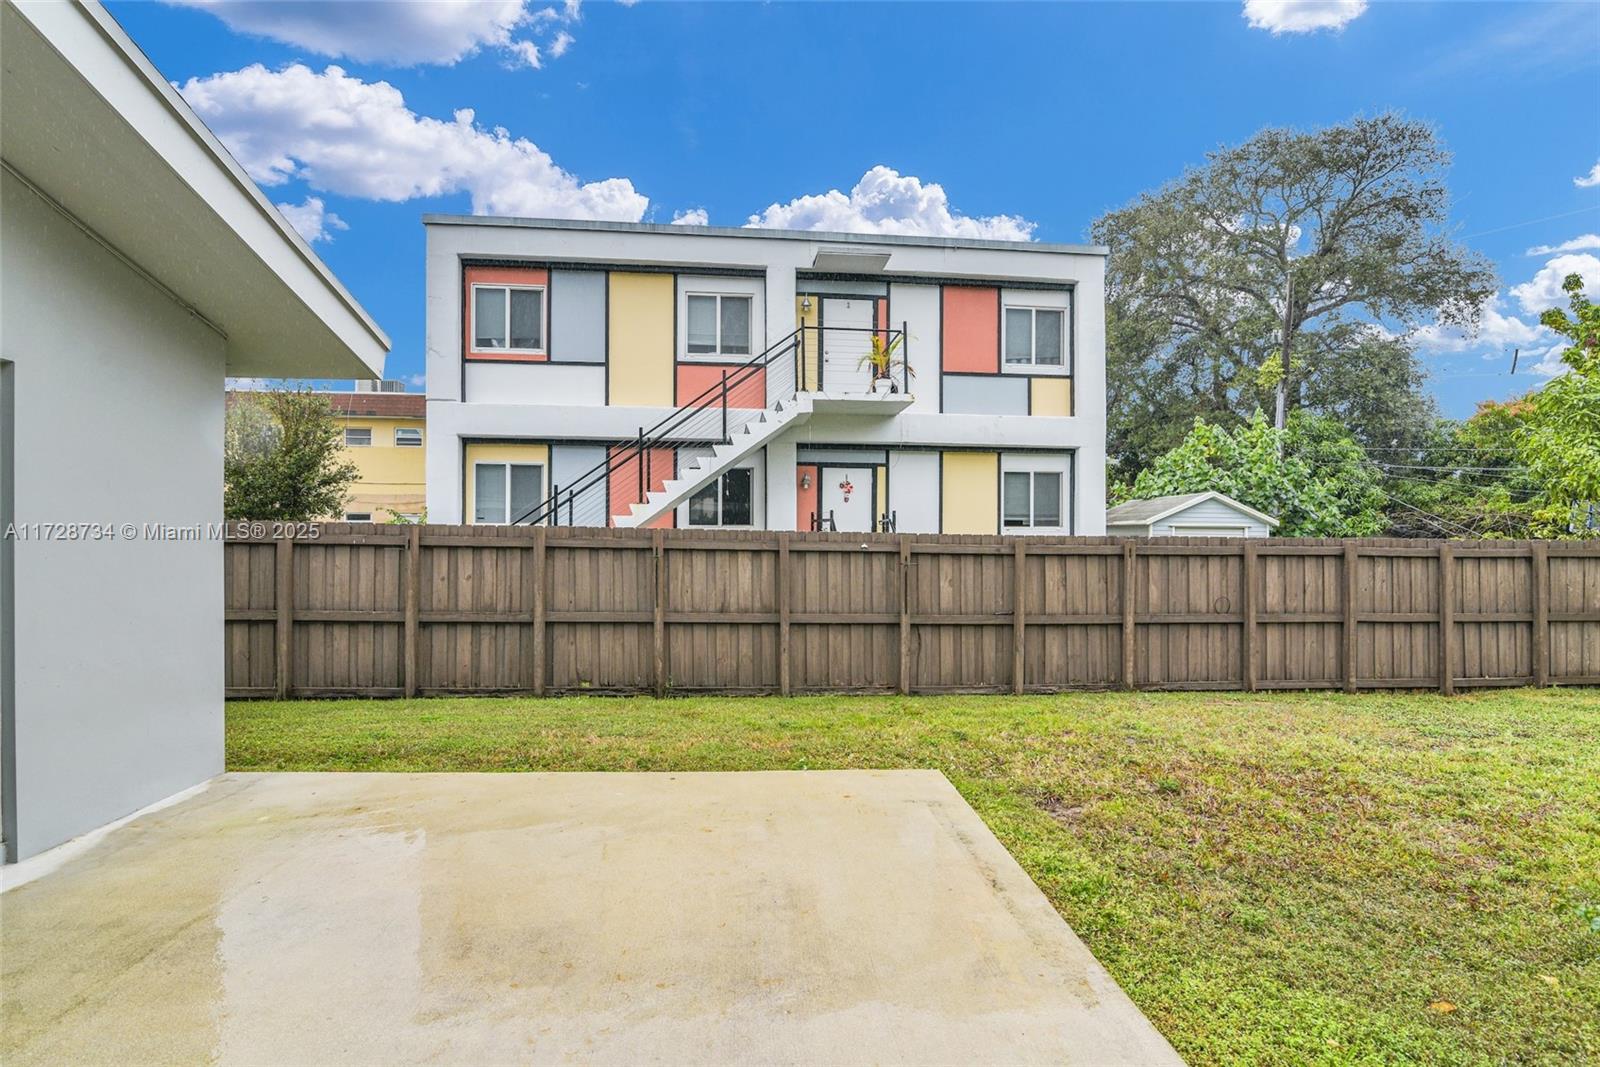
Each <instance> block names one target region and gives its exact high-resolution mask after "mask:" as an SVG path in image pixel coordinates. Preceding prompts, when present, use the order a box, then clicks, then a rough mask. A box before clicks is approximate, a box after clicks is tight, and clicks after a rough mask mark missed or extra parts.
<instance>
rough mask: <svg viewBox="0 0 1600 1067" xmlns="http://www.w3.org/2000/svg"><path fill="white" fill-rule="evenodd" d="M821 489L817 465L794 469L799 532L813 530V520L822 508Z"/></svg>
mask: <svg viewBox="0 0 1600 1067" xmlns="http://www.w3.org/2000/svg"><path fill="white" fill-rule="evenodd" d="M820 492H821V489H820V487H819V486H818V485H817V465H816V464H815V463H800V464H796V465H795V468H794V493H795V497H794V527H795V529H797V530H809V529H811V520H812V519H813V518H814V517H815V516H816V514H817V508H818V507H820V506H821V497H820V495H819V494H820Z"/></svg>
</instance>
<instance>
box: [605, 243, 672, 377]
mask: <svg viewBox="0 0 1600 1067" xmlns="http://www.w3.org/2000/svg"><path fill="white" fill-rule="evenodd" d="M610 284H611V309H610V315H609V320H608V321H609V325H610V333H611V345H610V349H611V352H610V355H611V368H610V389H609V395H608V397H607V401H606V402H607V403H610V404H635V405H657V406H660V407H671V406H672V389H673V384H674V373H673V367H674V365H675V363H676V361H675V360H674V359H673V353H672V347H673V335H672V334H673V321H672V320H673V299H674V297H673V277H672V275H670V274H633V273H626V272H622V271H617V272H614V273H612V275H611V280H610Z"/></svg>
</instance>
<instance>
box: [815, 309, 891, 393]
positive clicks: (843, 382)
mask: <svg viewBox="0 0 1600 1067" xmlns="http://www.w3.org/2000/svg"><path fill="white" fill-rule="evenodd" d="M877 305H878V302H877V301H876V300H873V299H871V298H865V299H864V298H862V297H842V296H829V297H824V298H823V300H822V391H823V392H824V393H834V394H839V393H865V392H867V391H868V389H869V388H870V387H871V385H872V368H871V367H870V366H864V365H862V362H861V357H862V356H865V355H866V354H867V350H868V349H869V348H870V347H871V345H872V327H873V325H874V323H873V321H872V320H873V316H874V315H875V314H876V313H877Z"/></svg>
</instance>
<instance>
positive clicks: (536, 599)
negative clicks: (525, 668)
mask: <svg viewBox="0 0 1600 1067" xmlns="http://www.w3.org/2000/svg"><path fill="white" fill-rule="evenodd" d="M548 537H549V532H548V531H547V530H546V528H545V527H543V526H540V527H537V528H536V529H535V530H534V531H533V565H532V567H530V568H529V569H530V570H531V571H532V572H533V576H532V582H533V603H532V604H530V605H529V607H530V609H531V610H532V612H533V620H532V629H533V652H532V655H530V656H529V657H528V664H529V670H530V671H531V672H532V674H533V685H532V686H530V687H529V688H531V689H532V690H533V695H534V696H536V697H542V696H544V679H545V675H546V674H547V673H548V671H547V670H546V668H545V663H544V659H545V651H544V650H545V639H544V615H545V607H544V587H545V573H544V568H545V540H546V538H548Z"/></svg>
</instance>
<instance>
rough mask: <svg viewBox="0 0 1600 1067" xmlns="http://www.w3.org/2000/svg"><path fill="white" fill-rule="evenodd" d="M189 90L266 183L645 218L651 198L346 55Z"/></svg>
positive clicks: (256, 68) (187, 86)
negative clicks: (357, 68)
mask: <svg viewBox="0 0 1600 1067" xmlns="http://www.w3.org/2000/svg"><path fill="white" fill-rule="evenodd" d="M179 91H181V92H182V93H183V96H184V99H186V100H187V101H188V102H189V105H190V106H191V107H193V108H194V109H195V112H196V113H197V114H199V115H200V117H201V118H202V119H204V120H205V122H206V125H208V126H209V127H211V129H212V130H213V131H214V132H215V133H216V134H217V136H218V137H220V138H222V140H223V142H224V143H225V144H226V145H227V146H228V148H229V149H230V150H231V151H232V152H233V154H234V156H235V158H237V159H238V161H239V163H240V165H242V166H243V167H244V168H245V170H246V171H247V172H249V174H250V176H251V177H252V178H254V179H255V180H256V181H257V182H259V183H260V184H262V185H264V186H274V185H282V184H283V183H285V182H287V181H290V180H291V179H300V180H303V181H305V182H306V183H307V184H308V185H309V186H310V187H311V188H312V189H315V190H318V191H321V192H327V193H333V194H335V195H338V196H349V197H359V198H362V199H366V200H385V201H402V200H410V199H413V198H415V197H424V196H444V195H448V194H452V193H459V192H465V193H468V194H469V195H470V196H471V199H472V210H473V212H474V213H476V214H479V215H528V216H541V217H547V218H578V219H620V220H623V221H627V222H636V221H638V220H639V219H640V218H642V217H643V216H644V212H645V209H646V208H647V207H648V206H649V203H650V202H649V199H648V198H647V197H645V196H644V195H643V194H641V193H639V192H638V191H636V190H635V189H634V187H633V183H632V182H631V181H629V180H628V179H626V178H606V179H603V180H601V181H591V182H583V181H580V180H579V179H578V178H577V177H575V176H574V175H572V174H570V173H569V172H567V171H565V170H562V169H561V168H560V167H558V166H557V165H556V163H555V161H554V160H552V159H551V158H550V156H549V155H548V154H547V153H545V152H544V151H543V150H541V149H540V148H539V146H538V145H536V144H534V143H533V142H532V141H530V140H528V139H527V138H525V137H513V136H511V134H510V133H509V132H508V131H506V130H504V129H501V128H498V127H497V128H495V129H492V130H489V129H484V128H483V127H481V126H479V125H477V123H476V122H475V121H474V116H473V112H472V111H471V110H470V109H466V108H463V109H462V110H460V111H457V112H456V113H455V115H454V116H453V117H452V119H451V120H450V121H448V122H447V121H445V120H443V119H436V118H431V117H429V116H426V115H418V114H417V113H416V112H414V111H412V110H411V109H410V108H408V107H406V102H405V98H404V97H403V96H402V95H401V94H400V91H399V90H398V89H396V88H395V87H394V86H392V85H390V84H389V83H388V82H382V81H380V82H365V81H362V80H361V79H359V78H355V77H351V76H350V75H349V74H346V73H345V72H344V71H343V70H341V69H340V68H339V67H328V68H327V69H326V70H324V71H322V72H321V73H318V72H316V71H313V70H311V69H310V68H308V67H306V66H304V65H303V64H299V63H295V64H292V65H290V66H288V67H285V68H283V69H282V70H268V69H267V68H266V67H264V66H262V65H261V64H259V63H257V64H253V65H251V66H248V67H245V68H244V69H242V70H237V71H233V72H231V73H226V74H213V75H210V76H209V77H205V78H191V79H189V80H188V81H187V82H185V83H183V84H182V85H181V86H179Z"/></svg>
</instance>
